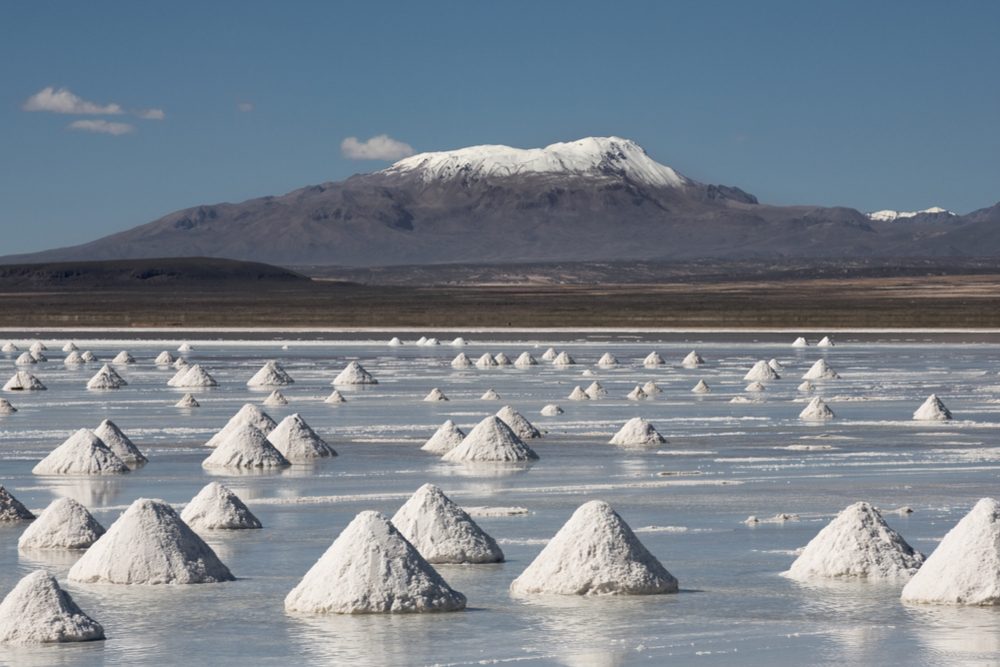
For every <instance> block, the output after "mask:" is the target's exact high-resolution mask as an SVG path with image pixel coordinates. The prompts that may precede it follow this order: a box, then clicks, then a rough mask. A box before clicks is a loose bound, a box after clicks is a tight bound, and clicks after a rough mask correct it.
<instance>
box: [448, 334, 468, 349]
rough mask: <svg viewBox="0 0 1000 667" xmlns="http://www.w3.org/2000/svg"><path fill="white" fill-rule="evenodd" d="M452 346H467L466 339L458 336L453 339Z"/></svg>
mask: <svg viewBox="0 0 1000 667" xmlns="http://www.w3.org/2000/svg"><path fill="white" fill-rule="evenodd" d="M451 346H452V347H465V339H464V338H462V337H461V336H458V337H457V338H455V339H454V340H453V341H451Z"/></svg>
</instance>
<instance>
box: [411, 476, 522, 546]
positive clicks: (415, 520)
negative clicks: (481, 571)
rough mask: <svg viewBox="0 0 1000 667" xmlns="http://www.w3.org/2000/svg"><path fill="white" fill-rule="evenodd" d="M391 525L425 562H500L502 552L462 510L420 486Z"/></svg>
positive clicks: (436, 491)
mask: <svg viewBox="0 0 1000 667" xmlns="http://www.w3.org/2000/svg"><path fill="white" fill-rule="evenodd" d="M392 525H393V526H395V527H396V529H397V530H399V532H400V534H402V536H403V537H405V538H406V539H407V541H408V542H409V543H410V544H412V545H413V546H414V547H416V549H417V551H419V552H420V555H421V556H423V557H424V558H425V559H426V560H427V562H428V563H453V564H459V563H500V562H502V561H503V559H504V558H503V551H501V550H500V547H499V546H497V543H496V541H495V540H494V539H493V538H492V537H490V536H489V535H487V534H486V533H485V532H484V531H483V529H482V528H480V527H479V526H478V525H477V524H476V522H475V521H473V520H472V519H471V518H470V517H469V515H468V514H466V513H465V511H464V510H463V509H462V508H461V507H459V506H458V505H456V504H455V503H454V502H452V501H451V499H450V498H448V496H446V495H445V494H444V492H443V491H442V490H441V489H440V488H438V487H436V486H434V485H433V484H424V485H423V486H421V487H420V488H419V489H417V491H416V493H414V494H413V495H412V496H410V499H409V500H407V501H406V503H404V504H403V506H402V507H400V508H399V510H398V511H397V512H396V514H395V515H394V516H393V517H392Z"/></svg>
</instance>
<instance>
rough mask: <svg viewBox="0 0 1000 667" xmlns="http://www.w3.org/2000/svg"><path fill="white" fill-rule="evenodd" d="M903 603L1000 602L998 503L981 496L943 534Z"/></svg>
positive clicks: (999, 507)
mask: <svg viewBox="0 0 1000 667" xmlns="http://www.w3.org/2000/svg"><path fill="white" fill-rule="evenodd" d="M901 597H902V600H903V601H904V602H923V603H928V604H962V605H980V606H987V605H989V606H996V605H1000V503H998V502H997V501H996V500H994V499H993V498H983V499H982V500H980V501H979V502H977V503H976V505H975V506H974V507H973V508H972V510H971V511H970V512H969V513H968V514H966V515H965V516H964V517H962V520H961V521H959V522H958V524H956V525H955V527H954V528H952V529H951V530H950V531H948V534H947V535H945V536H944V539H942V540H941V542H940V544H938V546H937V548H936V549H935V550H934V553H932V554H931V555H930V556H929V557H928V558H927V561H926V562H925V563H924V564H923V567H921V568H920V569H919V570H918V571H917V573H916V574H915V575H913V578H912V579H910V582H909V583H908V584H906V586H905V587H904V588H903V593H902V596H901Z"/></svg>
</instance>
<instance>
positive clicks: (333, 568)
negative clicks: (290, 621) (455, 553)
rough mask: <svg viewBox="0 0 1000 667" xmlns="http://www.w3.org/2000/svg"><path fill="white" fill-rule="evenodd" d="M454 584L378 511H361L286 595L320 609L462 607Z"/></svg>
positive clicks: (289, 603) (295, 603)
mask: <svg viewBox="0 0 1000 667" xmlns="http://www.w3.org/2000/svg"><path fill="white" fill-rule="evenodd" d="M464 608H465V596H464V595H462V594H461V593H459V592H458V591H456V590H454V589H453V588H451V586H449V585H448V584H447V583H446V582H445V580H444V579H442V578H441V575H440V574H438V573H437V571H436V570H435V569H434V567H433V566H432V565H431V564H430V563H428V562H427V561H426V560H425V559H424V558H423V556H421V555H420V553H419V552H418V551H417V549H416V548H415V547H414V546H413V545H412V544H410V543H409V542H407V541H406V538H404V537H403V536H402V535H401V534H400V532H399V531H398V530H397V529H396V527H395V526H393V525H392V523H391V522H390V521H389V520H388V519H387V518H385V516H383V515H382V514H380V513H378V512H361V513H360V514H358V515H357V516H356V517H355V518H354V520H353V521H351V523H349V524H348V525H347V527H346V528H344V531H343V532H342V533H340V535H339V536H337V539H336V540H334V541H333V544H332V545H330V548H329V549H327V550H326V552H325V553H324V554H323V555H322V556H320V558H319V560H318V561H316V564H315V565H313V566H312V567H311V568H310V569H309V571H308V572H306V575H305V576H304V577H303V578H302V581H301V582H299V584H298V585H297V586H296V587H295V588H293V589H292V591H291V592H290V593H289V594H288V596H287V597H286V598H285V609H286V610H287V611H293V612H306V613H316V614H328V613H334V614H380V613H417V612H442V611H459V610H462V609H464Z"/></svg>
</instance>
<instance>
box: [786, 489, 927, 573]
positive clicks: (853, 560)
mask: <svg viewBox="0 0 1000 667" xmlns="http://www.w3.org/2000/svg"><path fill="white" fill-rule="evenodd" d="M923 561H924V557H923V556H922V555H921V554H920V553H919V552H916V551H914V550H913V548H912V547H911V546H910V545H909V544H907V543H906V540H904V539H903V538H902V537H900V536H899V534H898V533H897V532H896V531H894V530H893V529H892V528H890V527H889V526H888V525H887V524H886V522H885V520H884V519H883V518H882V515H881V514H879V511H878V510H877V509H875V508H874V507H872V506H871V505H870V504H868V503H866V502H860V503H854V504H853V505H850V506H849V507H847V508H846V509H844V510H843V511H841V512H840V514H838V515H837V517H836V518H835V519H834V520H833V521H831V522H830V523H829V524H827V525H826V527H824V528H823V530H821V531H819V534H817V535H816V537H814V538H813V539H812V540H811V541H810V542H809V544H807V545H806V546H805V548H804V549H803V550H802V553H801V554H800V555H799V557H798V558H796V559H795V562H794V563H792V566H791V568H789V570H788V572H787V573H786V576H788V577H789V578H791V579H797V580H799V581H808V580H810V579H816V578H820V579H827V578H845V579H854V578H860V579H868V580H870V581H885V580H889V581H902V580H906V579H909V578H910V577H911V576H912V575H913V573H914V572H916V571H917V569H918V568H919V567H920V565H921V564H922V563H923Z"/></svg>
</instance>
